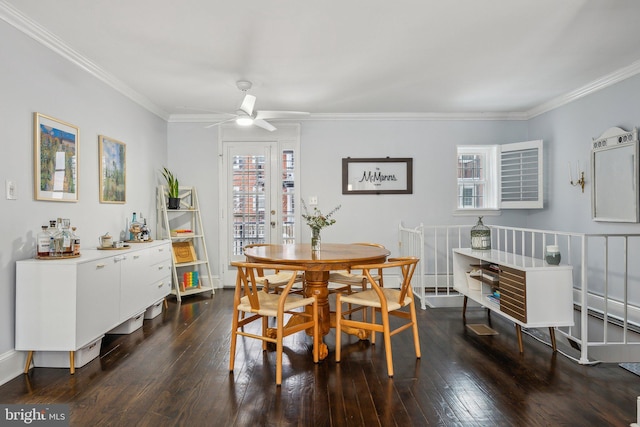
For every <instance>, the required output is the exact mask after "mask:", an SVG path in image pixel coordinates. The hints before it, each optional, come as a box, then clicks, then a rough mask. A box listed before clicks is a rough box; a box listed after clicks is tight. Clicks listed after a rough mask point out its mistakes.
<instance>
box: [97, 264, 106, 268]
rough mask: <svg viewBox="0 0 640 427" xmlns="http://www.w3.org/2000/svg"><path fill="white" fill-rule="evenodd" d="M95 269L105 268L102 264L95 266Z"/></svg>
mask: <svg viewBox="0 0 640 427" xmlns="http://www.w3.org/2000/svg"><path fill="white" fill-rule="evenodd" d="M96 268H105V265H104V264H96Z"/></svg>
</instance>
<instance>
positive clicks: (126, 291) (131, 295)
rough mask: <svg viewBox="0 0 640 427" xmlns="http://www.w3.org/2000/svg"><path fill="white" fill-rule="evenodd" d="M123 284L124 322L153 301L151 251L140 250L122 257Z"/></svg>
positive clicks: (122, 317)
mask: <svg viewBox="0 0 640 427" xmlns="http://www.w3.org/2000/svg"><path fill="white" fill-rule="evenodd" d="M119 263H120V268H121V271H122V284H121V291H120V320H121V321H122V322H124V321H126V320H129V319H130V318H132V317H134V316H136V315H138V314H140V313H141V312H142V311H144V310H145V309H146V308H147V307H148V306H149V305H151V304H153V301H152V302H150V303H149V304H147V302H148V301H147V299H148V298H149V287H148V285H149V284H150V283H151V281H152V280H153V279H152V278H150V277H149V251H148V250H139V251H135V252H131V253H128V254H127V255H126V256H122V257H121V258H120V261H119Z"/></svg>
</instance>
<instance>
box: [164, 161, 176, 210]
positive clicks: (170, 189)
mask: <svg viewBox="0 0 640 427" xmlns="http://www.w3.org/2000/svg"><path fill="white" fill-rule="evenodd" d="M162 176H164V179H165V180H166V181H167V194H168V196H169V203H168V206H167V207H168V208H169V209H180V194H179V184H178V178H176V177H175V176H174V175H173V173H171V171H170V170H169V169H167V168H166V167H163V168H162Z"/></svg>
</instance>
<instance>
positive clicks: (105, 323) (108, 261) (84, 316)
mask: <svg viewBox="0 0 640 427" xmlns="http://www.w3.org/2000/svg"><path fill="white" fill-rule="evenodd" d="M119 304H120V266H119V265H118V264H117V263H116V262H115V257H107V258H103V259H99V260H95V261H91V262H86V263H82V264H79V265H78V283H77V300H76V313H77V317H76V349H78V348H80V347H82V346H84V345H86V344H88V343H89V342H90V341H91V340H93V339H95V338H96V337H99V336H100V335H102V334H104V333H105V331H108V330H109V329H111V328H113V327H115V326H117V325H118V324H119V323H120V313H119Z"/></svg>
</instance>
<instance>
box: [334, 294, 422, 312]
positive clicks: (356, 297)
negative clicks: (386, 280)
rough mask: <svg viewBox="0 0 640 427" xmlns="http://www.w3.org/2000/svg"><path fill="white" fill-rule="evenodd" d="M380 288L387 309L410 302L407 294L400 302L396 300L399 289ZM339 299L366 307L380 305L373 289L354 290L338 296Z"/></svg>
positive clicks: (391, 309) (398, 296)
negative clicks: (385, 300)
mask: <svg viewBox="0 0 640 427" xmlns="http://www.w3.org/2000/svg"><path fill="white" fill-rule="evenodd" d="M381 289H382V293H383V295H384V296H385V298H386V299H387V308H388V309H389V311H393V310H397V309H399V308H402V307H404V306H406V305H409V304H411V298H410V297H409V296H408V295H407V296H405V297H404V300H403V302H402V304H400V303H398V300H399V299H400V290H399V289H388V288H381ZM340 301H342V302H344V303H348V304H359V305H366V306H367V307H377V308H380V307H381V304H380V298H379V297H378V294H377V293H376V291H375V290H373V289H368V290H366V291H362V292H356V293H353V294H350V295H344V296H342V297H341V298H340Z"/></svg>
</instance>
